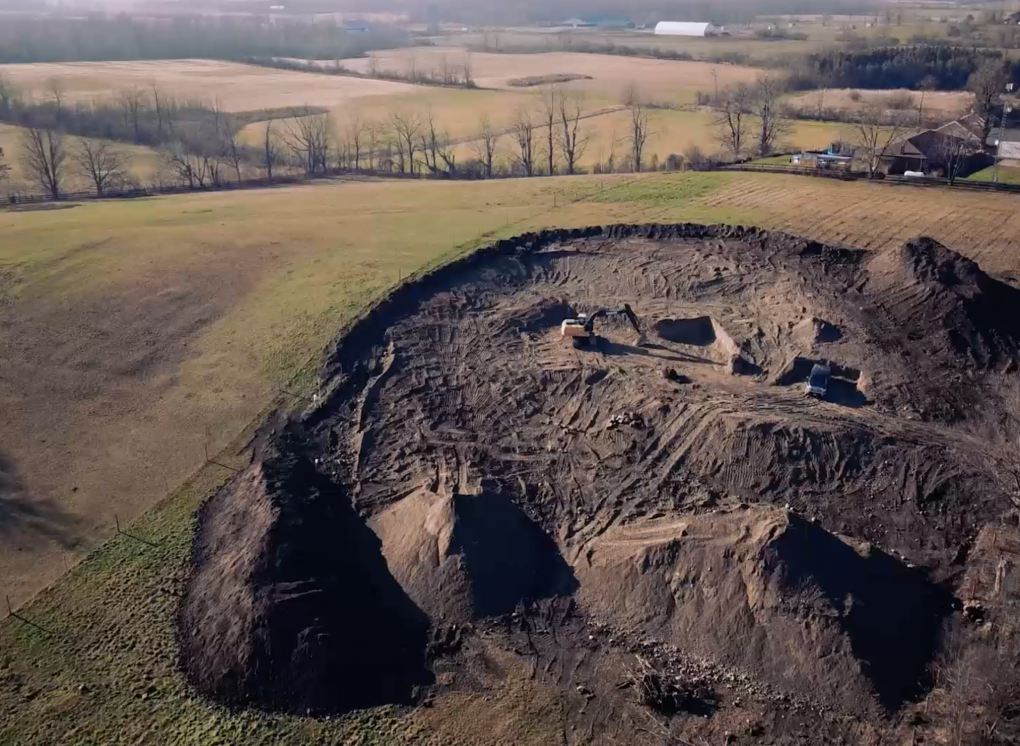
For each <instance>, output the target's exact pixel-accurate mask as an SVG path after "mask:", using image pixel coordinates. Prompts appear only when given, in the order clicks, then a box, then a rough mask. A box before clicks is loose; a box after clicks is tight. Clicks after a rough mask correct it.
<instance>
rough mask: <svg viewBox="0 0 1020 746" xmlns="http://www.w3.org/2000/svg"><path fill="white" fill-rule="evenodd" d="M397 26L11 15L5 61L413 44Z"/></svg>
mask: <svg viewBox="0 0 1020 746" xmlns="http://www.w3.org/2000/svg"><path fill="white" fill-rule="evenodd" d="M413 43H414V42H413V40H412V39H411V38H410V37H409V36H408V35H407V34H406V33H405V32H404V31H401V30H399V29H396V28H388V27H380V28H378V29H373V30H372V31H369V32H367V33H364V32H360V33H349V32H347V30H346V29H344V28H343V27H341V26H338V25H337V24H335V23H325V24H311V23H304V22H301V21H299V20H296V19H294V20H289V21H288V20H286V19H275V20H274V22H273V23H268V22H267V21H266V19H265V18H259V17H245V16H203V15H194V16H180V15H175V16H168V17H140V16H139V17H136V16H129V15H127V14H121V15H118V16H114V17H107V16H105V15H103V14H92V15H89V16H87V17H86V18H60V17H55V18H54V17H46V18H33V17H28V16H17V15H15V16H9V17H8V16H5V17H4V19H3V23H0V64H2V63H29V62H80V61H101V60H164V59H192V58H201V59H214V60H237V59H242V58H244V57H297V58H303V59H337V58H340V57H360V56H363V55H364V54H365V53H366V52H368V51H371V50H373V49H390V48H394V47H401V46H410V45H411V44H413Z"/></svg>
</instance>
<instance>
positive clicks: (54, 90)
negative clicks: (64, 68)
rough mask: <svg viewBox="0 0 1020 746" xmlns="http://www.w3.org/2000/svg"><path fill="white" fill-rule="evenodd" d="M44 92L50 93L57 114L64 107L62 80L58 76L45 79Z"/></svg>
mask: <svg viewBox="0 0 1020 746" xmlns="http://www.w3.org/2000/svg"><path fill="white" fill-rule="evenodd" d="M46 92H47V93H48V94H49V95H50V99H52V101H53V104H54V106H56V107H57V113H58V114H59V113H60V112H61V111H62V110H63V108H64V94H65V90H64V82H63V81H62V80H60V78H50V79H49V80H47V81H46Z"/></svg>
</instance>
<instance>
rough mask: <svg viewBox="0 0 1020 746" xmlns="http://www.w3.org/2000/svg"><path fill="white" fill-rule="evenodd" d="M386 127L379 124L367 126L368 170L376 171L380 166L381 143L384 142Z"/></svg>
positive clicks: (370, 123)
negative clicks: (378, 165)
mask: <svg viewBox="0 0 1020 746" xmlns="http://www.w3.org/2000/svg"><path fill="white" fill-rule="evenodd" d="M384 134H385V132H384V127H383V125H382V124H381V123H379V122H369V123H368V124H367V125H365V136H366V137H367V139H368V170H369V171H374V170H375V169H376V166H377V164H378V158H379V142H380V141H381V140H382V138H383V135H384Z"/></svg>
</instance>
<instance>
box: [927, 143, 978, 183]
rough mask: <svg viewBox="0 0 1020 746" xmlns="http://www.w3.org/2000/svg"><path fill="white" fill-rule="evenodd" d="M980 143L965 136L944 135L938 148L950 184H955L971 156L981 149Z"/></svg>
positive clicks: (939, 157)
mask: <svg viewBox="0 0 1020 746" xmlns="http://www.w3.org/2000/svg"><path fill="white" fill-rule="evenodd" d="M980 149H981V148H980V145H979V144H978V143H977V142H975V141H972V140H968V139H966V138H963V137H949V136H944V137H942V138H941V139H940V140H939V142H938V146H937V148H936V152H937V155H938V159H939V162H940V165H941V166H942V168H943V169H944V171H945V176H946V178H947V179H949V183H950V184H955V183H956V180H957V178H959V176H960V173H961V171H962V170H963V167H964V166H965V165H966V164H967V161H968V160H969V159H970V157H971V156H972V155H974V154H976V153H977V152H979V151H980Z"/></svg>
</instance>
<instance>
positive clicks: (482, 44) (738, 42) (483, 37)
mask: <svg viewBox="0 0 1020 746" xmlns="http://www.w3.org/2000/svg"><path fill="white" fill-rule="evenodd" d="M433 41H434V42H435V43H436V44H439V45H449V46H458V47H465V48H469V49H486V50H494V51H497V52H498V51H500V50H505V51H506V52H511V53H514V52H523V53H527V52H549V53H557V52H568V53H569V52H570V50H571V48H572V47H576V48H577V49H578V50H583V49H584V48H585V46H586V45H597V46H608V45H614V46H621V47H633V48H634V49H639V50H648V51H649V52H651V51H653V50H663V51H671V52H683V53H685V54H689V55H691V57H693V58H694V59H695V60H707V61H711V60H714V59H725V58H726V57H727V56H728V55H739V56H741V58H743V56H745V55H746V57H747V58H748V59H750V60H751V61H752V62H759V63H766V62H771V61H773V60H776V59H778V58H782V57H786V56H794V55H800V54H810V53H813V52H820V51H822V50H823V49H825V48H827V47H831V46H833V43H832V42H830V41H827V40H815V41H812V40H808V41H782V42H776V41H761V40H757V39H747V38H730V39H720V38H707V39H706V38H694V37H667V36H654V35H653V34H650V33H642V32H636V31H613V32H600V31H576V32H575V31H568V32H563V33H542V32H537V31H535V30H534V29H511V30H505V31H504V30H501V31H499V32H491V33H477V32H475V33H464V34H452V35H449V36H441V37H435V38H434V39H433Z"/></svg>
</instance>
